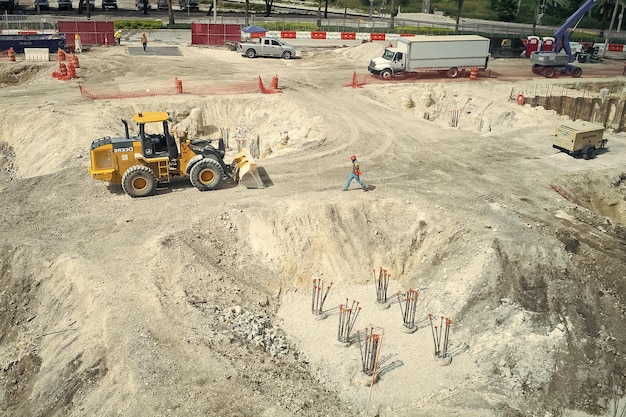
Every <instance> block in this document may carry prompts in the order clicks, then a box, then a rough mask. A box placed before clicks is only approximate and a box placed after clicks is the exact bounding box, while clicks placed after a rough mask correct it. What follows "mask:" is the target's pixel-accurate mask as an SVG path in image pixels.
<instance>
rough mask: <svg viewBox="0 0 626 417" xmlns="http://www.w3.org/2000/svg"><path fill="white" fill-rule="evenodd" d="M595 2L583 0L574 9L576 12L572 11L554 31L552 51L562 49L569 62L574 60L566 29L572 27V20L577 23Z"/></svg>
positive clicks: (593, 0)
mask: <svg viewBox="0 0 626 417" xmlns="http://www.w3.org/2000/svg"><path fill="white" fill-rule="evenodd" d="M595 3H596V0H587V1H586V2H584V3H583V5H582V6H580V7H579V8H578V10H576V12H574V14H572V15H571V16H570V17H569V19H567V20H566V21H565V23H564V24H563V26H561V27H560V28H558V29H557V30H556V31H555V32H554V52H559V51H560V50H561V49H564V50H565V53H566V54H567V56H569V58H570V62H573V61H574V55H573V54H572V50H571V48H570V46H569V35H568V34H567V31H568V30H569V28H570V27H572V25H573V24H574V22H576V24H578V20H580V19H581V18H582V17H583V16H584V15H585V13H587V12H588V11H589V10H590V9H591V8H592V7H593V5H594V4H595Z"/></svg>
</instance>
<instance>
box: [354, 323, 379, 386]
mask: <svg viewBox="0 0 626 417" xmlns="http://www.w3.org/2000/svg"><path fill="white" fill-rule="evenodd" d="M357 336H358V340H359V349H360V351H361V364H362V367H361V371H362V372H363V373H364V374H365V375H369V376H372V377H375V373H376V368H377V367H378V359H379V358H380V349H381V347H382V344H383V336H382V334H377V333H374V328H373V327H370V328H369V329H367V328H366V329H365V330H364V335H363V336H364V337H363V342H361V333H360V332H357Z"/></svg>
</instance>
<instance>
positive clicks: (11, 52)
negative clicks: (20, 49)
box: [7, 46, 15, 62]
mask: <svg viewBox="0 0 626 417" xmlns="http://www.w3.org/2000/svg"><path fill="white" fill-rule="evenodd" d="M7 56H8V57H9V62H15V50H14V49H13V47H12V46H11V47H9V51H8V52H7Z"/></svg>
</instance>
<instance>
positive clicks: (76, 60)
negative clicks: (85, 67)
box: [70, 54, 80, 68]
mask: <svg viewBox="0 0 626 417" xmlns="http://www.w3.org/2000/svg"><path fill="white" fill-rule="evenodd" d="M70 62H71V63H72V64H74V68H80V64H79V63H78V57H77V56H76V55H75V54H72V56H71V57H70Z"/></svg>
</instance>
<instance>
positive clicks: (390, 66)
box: [368, 48, 406, 79]
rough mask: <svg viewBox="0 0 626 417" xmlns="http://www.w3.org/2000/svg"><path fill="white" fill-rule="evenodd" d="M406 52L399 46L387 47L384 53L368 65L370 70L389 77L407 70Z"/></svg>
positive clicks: (375, 73)
mask: <svg viewBox="0 0 626 417" xmlns="http://www.w3.org/2000/svg"><path fill="white" fill-rule="evenodd" d="M405 57H406V54H405V52H404V51H401V50H400V49H397V48H386V49H385V52H383V55H382V56H381V57H378V58H374V59H372V60H371V61H370V64H369V66H368V70H369V72H371V73H372V74H374V75H380V76H381V77H383V78H385V79H387V78H391V77H392V76H393V74H395V73H399V72H404V71H406V59H405Z"/></svg>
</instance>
